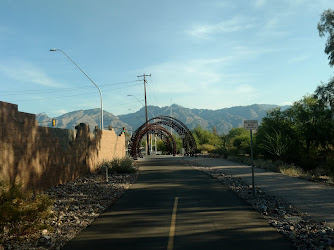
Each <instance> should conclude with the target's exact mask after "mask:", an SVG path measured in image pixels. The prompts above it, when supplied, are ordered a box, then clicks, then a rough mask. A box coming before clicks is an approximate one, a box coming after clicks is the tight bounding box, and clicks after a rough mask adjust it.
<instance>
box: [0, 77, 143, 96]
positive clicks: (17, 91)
mask: <svg viewBox="0 0 334 250" xmlns="http://www.w3.org/2000/svg"><path fill="white" fill-rule="evenodd" d="M133 82H141V81H140V80H133V81H127V82H118V83H109V84H102V85H100V86H101V87H110V86H114V85H121V84H129V83H133ZM136 85H137V84H136ZM138 85H139V84H138ZM91 88H93V86H81V87H80V89H78V88H58V89H52V90H51V89H50V90H40V89H39V90H21V91H20V90H7V91H1V93H8V94H6V95H1V96H10V95H27V94H42V93H54V92H62V91H70V90H81V89H91ZM124 88H125V87H124Z"/></svg>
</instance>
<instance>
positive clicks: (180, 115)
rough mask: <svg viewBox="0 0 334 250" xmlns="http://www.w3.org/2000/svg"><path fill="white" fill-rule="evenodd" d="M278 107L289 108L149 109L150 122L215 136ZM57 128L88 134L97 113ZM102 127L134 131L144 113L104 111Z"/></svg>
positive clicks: (81, 113) (43, 120) (64, 119)
mask: <svg viewBox="0 0 334 250" xmlns="http://www.w3.org/2000/svg"><path fill="white" fill-rule="evenodd" d="M277 107H280V108H281V109H282V110H285V109H287V108H288V107H289V106H278V105H268V104H254V105H250V106H237V107H231V108H224V109H218V110H209V109H189V108H185V107H182V106H180V105H177V104H173V105H172V106H165V107H157V106H148V110H149V112H148V117H149V119H150V118H152V117H154V116H173V117H175V118H176V119H179V120H180V121H182V122H183V123H184V124H185V125H187V126H188V128H189V129H190V130H192V129H194V128H196V127H197V126H198V125H199V126H201V127H202V128H204V129H207V130H212V128H213V127H215V128H216V130H217V132H218V133H227V132H228V131H230V130H231V128H235V127H241V126H243V121H244V120H258V121H259V122H261V120H262V118H263V117H265V116H266V115H267V112H268V110H270V109H273V108H277ZM37 120H38V122H39V125H41V126H51V118H50V117H48V116H47V115H45V114H38V115H37ZM56 120H57V126H56V127H58V128H67V129H74V127H75V126H76V125H77V124H79V123H87V124H89V127H90V129H91V130H93V129H94V127H95V126H99V124H100V109H89V110H78V111H73V112H70V113H67V114H63V115H61V116H59V117H56ZM103 121H104V127H105V128H107V127H108V126H109V125H110V126H111V127H112V128H114V129H115V130H116V131H117V133H119V132H120V131H121V129H122V127H126V128H127V129H128V130H136V129H137V128H138V127H139V126H141V125H142V124H143V123H144V122H145V109H144V108H142V109H140V110H139V111H137V112H135V113H130V114H125V115H119V116H114V115H113V114H111V113H109V112H107V111H103Z"/></svg>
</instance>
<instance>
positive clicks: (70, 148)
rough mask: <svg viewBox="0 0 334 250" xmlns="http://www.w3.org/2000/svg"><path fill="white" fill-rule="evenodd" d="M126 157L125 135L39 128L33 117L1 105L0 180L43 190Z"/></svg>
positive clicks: (81, 127)
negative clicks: (113, 160) (104, 163)
mask: <svg viewBox="0 0 334 250" xmlns="http://www.w3.org/2000/svg"><path fill="white" fill-rule="evenodd" d="M122 157H125V136H124V134H121V135H120V136H118V135H116V133H115V132H114V131H113V130H112V131H110V130H103V131H101V130H97V131H95V132H93V133H92V132H89V127H88V125H86V124H80V125H78V126H77V127H76V129H75V130H69V129H59V128H49V127H40V126H38V122H37V120H36V115H34V114H28V113H23V112H19V111H18V106H17V105H15V104H11V103H5V102H0V180H4V181H7V182H9V183H11V184H14V183H22V184H23V188H25V189H26V188H28V189H33V190H35V191H42V190H45V189H47V188H49V187H50V186H54V185H58V184H61V183H65V182H67V181H69V180H73V179H76V178H78V177H80V176H83V175H85V174H87V173H89V172H94V171H95V170H96V169H97V167H98V166H99V164H100V163H101V162H102V161H103V160H111V159H113V158H122Z"/></svg>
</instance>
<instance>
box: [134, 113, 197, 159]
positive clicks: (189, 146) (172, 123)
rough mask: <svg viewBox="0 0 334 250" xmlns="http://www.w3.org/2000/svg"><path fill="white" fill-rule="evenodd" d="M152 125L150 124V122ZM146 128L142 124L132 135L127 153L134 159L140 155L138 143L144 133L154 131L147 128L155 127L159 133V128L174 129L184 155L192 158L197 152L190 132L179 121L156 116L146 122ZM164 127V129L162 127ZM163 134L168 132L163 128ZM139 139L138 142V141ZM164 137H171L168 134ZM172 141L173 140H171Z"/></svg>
mask: <svg viewBox="0 0 334 250" xmlns="http://www.w3.org/2000/svg"><path fill="white" fill-rule="evenodd" d="M152 121H153V123H150V122H152ZM147 123H148V126H146V122H145V123H144V124H142V125H141V126H140V127H139V128H138V129H137V130H136V131H135V132H134V133H133V135H132V137H131V140H130V142H129V146H128V151H129V152H130V155H131V156H132V157H134V158H136V156H137V155H140V145H139V144H138V142H139V141H141V139H142V137H143V136H144V135H145V134H146V133H150V132H151V131H153V130H154V129H148V127H154V126H155V127H156V131H159V130H160V128H164V127H171V128H172V129H174V130H175V131H176V132H177V133H178V134H179V136H180V137H181V138H182V144H183V148H184V149H185V154H186V155H190V156H194V155H195V154H196V151H197V145H196V141H195V138H194V136H193V135H192V133H191V131H190V130H189V129H188V127H187V126H186V125H185V124H184V123H182V122H181V121H180V120H178V119H176V118H174V117H169V116H157V117H154V118H152V119H150V120H148V121H147ZM162 126H164V127H162ZM164 132H168V130H167V129H165V128H164ZM151 133H152V132H151ZM139 137H141V138H140V140H138V139H139ZM166 137H171V138H173V136H172V135H171V134H170V133H169V132H168V134H167V135H166ZM173 140H174V138H173Z"/></svg>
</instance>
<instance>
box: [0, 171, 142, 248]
mask: <svg viewBox="0 0 334 250" xmlns="http://www.w3.org/2000/svg"><path fill="white" fill-rule="evenodd" d="M137 177H138V173H136V174H123V175H121V174H114V175H112V176H109V181H108V182H106V179H105V174H98V173H95V174H90V175H87V176H85V177H82V178H80V179H77V180H74V181H70V182H67V183H65V184H62V185H58V186H55V187H52V188H50V189H49V190H47V191H46V192H45V194H47V195H49V196H50V197H52V198H53V199H54V200H55V202H54V204H53V207H52V211H51V213H52V215H51V217H50V218H48V219H47V220H45V221H43V223H44V225H46V226H48V229H44V230H42V231H40V232H38V233H35V234H33V235H27V236H24V237H22V238H19V239H17V238H11V237H10V236H7V239H6V240H5V242H4V244H3V245H0V250H2V249H60V248H61V247H62V246H64V245H65V244H66V242H68V241H69V240H71V239H72V238H74V237H75V236H76V235H77V234H78V233H79V232H80V231H82V230H83V229H84V228H86V227H87V226H88V225H89V224H91V223H92V222H93V221H94V220H95V219H96V218H97V217H98V216H99V215H100V214H101V213H102V212H103V211H104V210H105V209H107V208H108V207H109V206H110V205H112V204H113V203H114V202H115V201H116V200H118V199H119V198H120V197H121V196H122V194H123V193H124V192H125V191H126V190H127V189H128V188H129V187H130V186H131V185H132V184H133V183H134V182H135V181H136V179H137Z"/></svg>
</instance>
